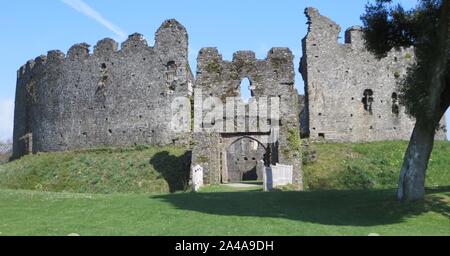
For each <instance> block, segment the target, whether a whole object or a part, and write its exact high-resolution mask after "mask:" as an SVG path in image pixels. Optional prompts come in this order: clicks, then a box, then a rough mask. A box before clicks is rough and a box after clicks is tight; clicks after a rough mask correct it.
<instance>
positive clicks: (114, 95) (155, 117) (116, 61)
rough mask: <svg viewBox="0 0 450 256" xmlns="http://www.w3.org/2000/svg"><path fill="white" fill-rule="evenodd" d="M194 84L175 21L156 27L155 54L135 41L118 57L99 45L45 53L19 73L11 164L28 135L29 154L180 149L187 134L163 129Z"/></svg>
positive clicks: (182, 32) (106, 44) (112, 45)
mask: <svg viewBox="0 0 450 256" xmlns="http://www.w3.org/2000/svg"><path fill="white" fill-rule="evenodd" d="M192 84H193V75H192V72H191V70H190V67H189V63H188V34H187V32H186V29H185V28H184V27H183V26H182V25H181V24H180V23H178V22H177V21H176V20H167V21H165V22H164V23H163V24H162V26H161V27H160V28H159V29H158V31H157V33H156V40H155V46H153V47H150V46H148V44H147V41H146V40H145V38H144V37H143V36H142V35H140V34H133V35H131V36H130V37H129V38H128V40H126V41H125V42H124V43H122V45H121V48H120V50H119V47H118V43H116V42H115V41H113V40H112V39H104V40H101V41H99V42H98V43H97V44H96V46H95V47H94V52H93V53H92V54H91V53H90V52H89V45H87V44H85V43H83V44H76V45H74V46H73V47H71V48H70V50H69V51H68V53H67V55H65V54H64V53H62V52H60V51H50V52H48V55H46V56H40V57H38V58H36V59H35V60H31V61H29V62H27V64H26V65H24V66H23V67H21V68H20V70H19V71H18V81H17V90H16V108H15V121H14V156H15V157H20V156H22V155H23V154H25V149H24V148H23V146H22V145H23V144H24V143H21V138H22V137H23V136H24V135H26V134H30V133H31V134H32V135H33V145H32V148H33V152H48V151H64V150H75V149H77V150H78V149H88V148H95V147H100V146H126V145H135V144H157V145H167V144H173V143H185V142H186V141H187V140H188V138H189V136H190V134H189V133H187V134H174V133H172V132H171V129H170V127H169V125H170V123H171V118H172V116H173V113H171V102H172V99H173V98H174V97H178V96H186V97H189V96H190V95H191V91H192Z"/></svg>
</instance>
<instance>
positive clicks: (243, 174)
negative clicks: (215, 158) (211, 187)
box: [221, 135, 271, 183]
mask: <svg viewBox="0 0 450 256" xmlns="http://www.w3.org/2000/svg"><path fill="white" fill-rule="evenodd" d="M265 136H267V135H262V136H255V137H254V136H248V135H241V136H232V135H231V136H225V137H222V143H223V144H222V153H221V158H222V159H221V162H222V164H221V167H222V168H221V169H222V170H221V173H222V183H229V182H242V181H257V180H262V179H263V177H262V175H263V174H262V173H259V172H258V168H257V167H258V164H260V161H261V160H263V161H264V163H265V165H269V164H270V163H271V160H270V159H271V156H270V147H269V145H268V144H264V143H262V142H261V141H264V140H260V139H261V138H259V137H265ZM258 138H259V139H258ZM263 139H264V138H263Z"/></svg>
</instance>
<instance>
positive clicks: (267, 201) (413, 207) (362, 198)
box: [154, 187, 450, 226]
mask: <svg viewBox="0 0 450 256" xmlns="http://www.w3.org/2000/svg"><path fill="white" fill-rule="evenodd" d="M436 192H443V193H446V195H447V196H450V187H445V188H441V189H439V190H433V191H428V193H429V196H428V197H427V199H426V200H425V201H420V202H414V203H401V202H398V201H397V200H396V199H395V197H394V196H393V195H394V194H395V193H394V190H376V191H375V190H372V191H362V190H361V191H320V192H319V191H317V192H270V193H263V192H257V191H256V192H255V191H247V192H233V193H189V194H172V195H163V196H156V197H154V198H157V199H159V200H161V201H164V202H168V203H170V204H172V205H174V206H175V207H177V208H179V209H182V210H189V211H197V212H201V213H207V214H214V215H225V216H241V217H266V218H283V219H290V220H296V221H302V222H310V223H318V224H323V225H336V226H377V225H386V224H395V223H400V222H403V221H404V220H405V219H406V218H408V217H413V216H418V215H421V214H423V213H426V212H436V213H439V214H441V215H443V216H445V217H447V218H448V219H449V220H450V207H449V205H448V202H447V201H446V200H445V199H444V198H443V197H441V196H439V195H435V193H436Z"/></svg>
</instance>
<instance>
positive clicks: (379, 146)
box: [303, 141, 450, 190]
mask: <svg viewBox="0 0 450 256" xmlns="http://www.w3.org/2000/svg"><path fill="white" fill-rule="evenodd" d="M407 146H408V142H407V141H381V142H372V143H341V144H315V145H313V148H314V150H315V151H317V155H318V159H317V162H314V163H308V164H306V166H304V167H303V171H304V176H305V184H306V185H307V188H308V189H309V190H330V189H344V190H348V189H390V188H396V187H397V181H398V177H399V174H400V168H401V165H402V163H403V156H404V154H405V151H406V148H407ZM426 183H427V187H431V188H433V187H435V188H437V187H440V186H449V185H450V142H448V141H436V142H435V145H434V149H433V153H432V155H431V159H430V162H429V166H428V171H427V178H426Z"/></svg>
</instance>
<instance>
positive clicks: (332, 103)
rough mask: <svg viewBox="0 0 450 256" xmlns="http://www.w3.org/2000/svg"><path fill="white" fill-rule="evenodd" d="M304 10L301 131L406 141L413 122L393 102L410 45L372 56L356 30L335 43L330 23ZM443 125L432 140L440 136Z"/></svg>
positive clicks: (443, 132) (344, 137) (332, 136)
mask: <svg viewBox="0 0 450 256" xmlns="http://www.w3.org/2000/svg"><path fill="white" fill-rule="evenodd" d="M305 13H306V16H307V18H308V24H309V29H308V34H307V36H306V37H305V39H303V58H302V61H301V70H300V71H301V73H302V75H303V79H304V81H305V93H306V95H305V96H306V97H305V110H304V111H303V116H302V131H303V132H302V133H303V134H302V135H304V136H308V135H309V137H310V138H312V139H325V140H328V141H336V142H363V141H379V140H409V138H410V136H411V132H412V130H413V127H414V123H415V122H414V120H413V119H411V118H410V117H408V115H406V114H405V109H404V107H402V106H401V105H399V101H398V96H399V92H398V87H397V82H398V81H399V80H400V79H402V77H404V76H405V75H406V68H407V66H408V64H410V63H412V62H413V61H414V51H413V49H402V50H400V51H394V50H393V51H391V52H390V53H389V54H388V56H387V57H386V58H383V59H381V60H378V59H377V58H375V56H374V55H373V54H371V53H370V52H368V51H367V50H366V48H365V46H364V40H363V38H362V30H361V28H359V27H351V28H349V29H348V30H347V31H346V32H345V44H340V43H339V42H338V37H339V33H340V31H341V29H340V27H339V26H338V25H337V24H336V23H335V22H333V21H332V20H330V19H329V18H327V17H324V16H322V15H321V14H320V13H319V11H318V10H316V9H314V8H308V9H306V12H305ZM444 124H445V120H443V121H442V125H441V129H440V130H439V131H438V133H437V135H436V138H437V139H442V140H444V139H446V128H445V125H444Z"/></svg>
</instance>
